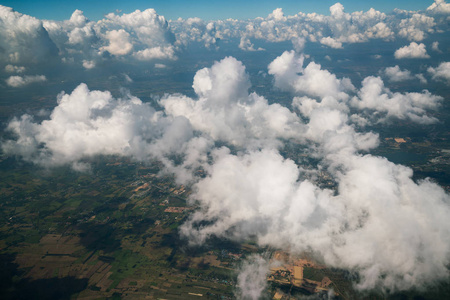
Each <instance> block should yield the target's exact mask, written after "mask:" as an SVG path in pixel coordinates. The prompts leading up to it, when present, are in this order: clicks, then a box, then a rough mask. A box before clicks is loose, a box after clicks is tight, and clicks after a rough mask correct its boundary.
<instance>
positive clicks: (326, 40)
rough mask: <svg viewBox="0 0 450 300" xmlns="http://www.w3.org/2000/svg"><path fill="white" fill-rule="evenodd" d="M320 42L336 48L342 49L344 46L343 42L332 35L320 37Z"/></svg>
mask: <svg viewBox="0 0 450 300" xmlns="http://www.w3.org/2000/svg"><path fill="white" fill-rule="evenodd" d="M320 43H321V44H322V45H325V46H328V47H330V48H335V49H341V48H342V43H341V42H338V41H336V40H335V39H333V38H332V37H329V36H327V37H324V38H322V39H320Z"/></svg>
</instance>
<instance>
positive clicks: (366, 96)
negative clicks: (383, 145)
mask: <svg viewBox="0 0 450 300" xmlns="http://www.w3.org/2000/svg"><path fill="white" fill-rule="evenodd" d="M441 101H442V97H440V96H435V95H433V94H431V93H430V92H428V91H426V90H425V91H423V92H422V93H405V94H401V93H393V92H391V91H390V90H389V89H387V88H386V87H385V86H384V83H383V81H382V80H381V78H379V77H373V76H369V77H367V78H365V79H364V80H363V82H362V87H361V90H360V91H359V92H358V97H354V98H353V99H352V101H351V104H352V105H353V106H355V107H357V108H359V109H362V110H363V109H368V110H371V111H376V112H379V113H385V114H386V115H385V116H384V115H379V116H378V117H381V118H380V120H379V122H383V121H387V120H389V119H390V118H398V119H410V120H411V121H414V122H417V123H423V124H430V123H435V122H436V121H437V120H436V119H435V118H433V117H429V116H427V115H426V112H427V110H428V109H437V108H438V107H439V105H440V102H441ZM375 116H376V114H375V115H373V116H372V117H375Z"/></svg>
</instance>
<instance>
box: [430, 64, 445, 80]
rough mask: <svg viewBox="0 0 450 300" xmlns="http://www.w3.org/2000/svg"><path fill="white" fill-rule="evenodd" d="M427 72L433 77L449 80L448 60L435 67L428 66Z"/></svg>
mask: <svg viewBox="0 0 450 300" xmlns="http://www.w3.org/2000/svg"><path fill="white" fill-rule="evenodd" d="M428 73H430V74H431V75H432V76H433V79H435V80H438V79H444V80H447V81H448V82H450V62H443V63H441V64H440V65H439V66H438V67H437V68H433V67H429V68H428Z"/></svg>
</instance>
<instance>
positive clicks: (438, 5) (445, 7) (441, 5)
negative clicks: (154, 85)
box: [427, 0, 450, 14]
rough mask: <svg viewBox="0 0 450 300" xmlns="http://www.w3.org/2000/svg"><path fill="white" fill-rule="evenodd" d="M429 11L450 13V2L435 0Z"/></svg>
mask: <svg viewBox="0 0 450 300" xmlns="http://www.w3.org/2000/svg"><path fill="white" fill-rule="evenodd" d="M427 11H429V12H431V13H436V14H450V4H449V3H446V2H445V0H435V1H434V3H433V4H431V5H430V6H429V7H428V8H427Z"/></svg>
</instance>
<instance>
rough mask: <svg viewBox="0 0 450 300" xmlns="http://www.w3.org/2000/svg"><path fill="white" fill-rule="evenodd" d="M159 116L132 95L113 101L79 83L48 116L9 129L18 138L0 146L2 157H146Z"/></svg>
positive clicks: (50, 161)
mask: <svg viewBox="0 0 450 300" xmlns="http://www.w3.org/2000/svg"><path fill="white" fill-rule="evenodd" d="M159 121H160V116H159V114H158V113H156V112H155V111H154V110H153V109H152V108H150V107H149V106H148V105H145V104H143V103H142V102H141V101H140V100H139V99H137V98H135V97H131V96H129V97H127V98H125V99H123V100H116V99H114V98H113V97H112V96H111V94H110V93H109V92H101V91H90V90H89V89H88V87H87V86H86V85H85V84H80V85H79V86H78V87H77V88H76V89H75V90H74V91H73V92H72V93H71V94H64V93H62V94H60V95H59V96H58V105H57V106H56V107H55V108H54V109H53V111H52V113H51V115H50V118H49V119H48V120H44V121H42V122H41V123H35V122H33V120H32V118H31V117H30V116H29V115H24V116H22V117H21V118H20V119H17V118H16V119H14V120H13V121H11V122H10V123H9V125H8V130H10V131H11V132H13V133H14V134H15V135H16V136H17V139H16V140H15V141H12V140H11V141H7V142H6V143H4V144H3V145H2V148H3V151H4V152H5V153H10V154H15V155H21V156H22V157H23V158H24V159H25V160H28V161H32V162H35V163H37V164H42V165H46V166H53V165H59V164H67V163H72V164H73V165H74V166H77V164H78V162H79V161H80V160H81V159H82V158H83V157H89V156H93V155H98V154H118V155H132V156H134V157H146V156H148V155H149V153H148V149H146V146H148V144H147V142H146V141H147V140H150V139H151V138H152V137H154V136H157V135H158V134H160V133H158V126H162V125H161V124H160V123H159Z"/></svg>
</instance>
